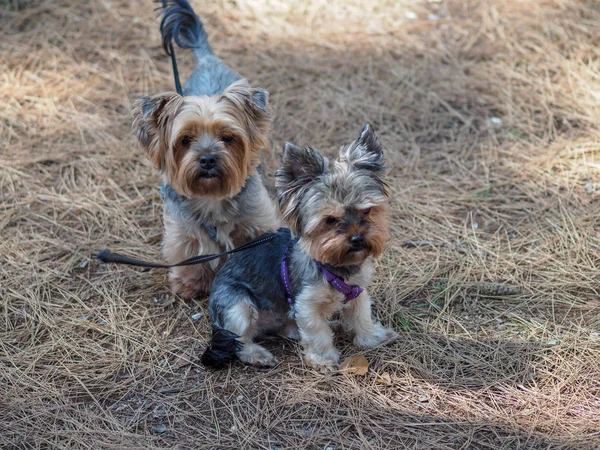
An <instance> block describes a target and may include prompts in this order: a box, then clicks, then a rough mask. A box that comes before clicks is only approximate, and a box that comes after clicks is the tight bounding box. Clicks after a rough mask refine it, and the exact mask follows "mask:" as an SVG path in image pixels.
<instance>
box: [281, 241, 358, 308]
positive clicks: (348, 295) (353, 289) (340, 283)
mask: <svg viewBox="0 0 600 450" xmlns="http://www.w3.org/2000/svg"><path fill="white" fill-rule="evenodd" d="M288 249H289V245H288V246H287V247H286V249H285V251H284V252H283V258H281V280H282V281H283V287H284V288H285V296H286V298H287V302H288V303H289V304H290V306H291V305H292V304H293V303H294V297H293V295H292V285H291V283H290V274H289V271H288V267H287V262H286V261H285V260H286V257H287V253H288ZM315 262H316V263H317V266H319V269H321V273H322V274H323V276H324V277H325V279H326V280H327V282H328V283H329V284H331V285H332V286H333V288H334V289H335V290H336V291H338V292H341V293H342V294H344V300H343V301H342V303H344V304H346V303H348V302H349V301H350V300H354V299H355V298H356V297H358V296H359V295H360V294H361V293H362V291H364V289H363V288H361V287H360V286H357V285H355V284H354V285H349V284H346V282H345V281H344V280H343V279H341V278H340V277H338V276H337V275H334V274H333V273H331V272H330V271H329V270H327V269H326V268H325V267H324V266H323V264H321V263H320V262H319V261H317V260H315Z"/></svg>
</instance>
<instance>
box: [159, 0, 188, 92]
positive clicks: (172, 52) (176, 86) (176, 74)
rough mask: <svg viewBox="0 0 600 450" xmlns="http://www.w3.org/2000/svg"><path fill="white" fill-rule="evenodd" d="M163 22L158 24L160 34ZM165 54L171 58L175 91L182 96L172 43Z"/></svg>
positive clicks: (165, 6)
mask: <svg viewBox="0 0 600 450" xmlns="http://www.w3.org/2000/svg"><path fill="white" fill-rule="evenodd" d="M162 5H163V12H164V11H166V9H167V0H162ZM163 24H164V21H161V23H160V31H161V33H162V30H163ZM167 54H168V55H169V56H170V57H171V65H172V66H173V78H175V90H176V91H177V93H178V94H179V95H183V90H182V89H181V81H180V80H179V70H177V59H176V58H175V51H174V50H173V41H171V42H169V47H168V50H167Z"/></svg>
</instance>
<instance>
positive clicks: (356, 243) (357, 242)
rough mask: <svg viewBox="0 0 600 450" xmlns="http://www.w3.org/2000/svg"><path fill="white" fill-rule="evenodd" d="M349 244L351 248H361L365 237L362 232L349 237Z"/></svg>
mask: <svg viewBox="0 0 600 450" xmlns="http://www.w3.org/2000/svg"><path fill="white" fill-rule="evenodd" d="M350 245H351V246H352V248H363V247H364V245H365V237H364V236H363V235H362V234H355V235H354V236H351V237H350Z"/></svg>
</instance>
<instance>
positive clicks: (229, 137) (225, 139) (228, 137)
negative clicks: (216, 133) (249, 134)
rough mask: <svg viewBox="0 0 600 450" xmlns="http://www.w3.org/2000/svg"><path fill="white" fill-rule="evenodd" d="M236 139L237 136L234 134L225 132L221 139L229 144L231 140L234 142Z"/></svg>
mask: <svg viewBox="0 0 600 450" xmlns="http://www.w3.org/2000/svg"><path fill="white" fill-rule="evenodd" d="M234 139H235V138H234V137H233V136H232V135H230V134H224V135H223V136H221V140H222V141H223V142H225V143H226V144H229V143H230V142H233V140H234Z"/></svg>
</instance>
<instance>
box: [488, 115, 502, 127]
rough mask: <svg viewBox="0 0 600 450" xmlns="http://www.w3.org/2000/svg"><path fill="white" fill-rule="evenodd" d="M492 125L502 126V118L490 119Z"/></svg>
mask: <svg viewBox="0 0 600 450" xmlns="http://www.w3.org/2000/svg"><path fill="white" fill-rule="evenodd" d="M490 123H491V124H492V125H496V126H497V125H502V119H501V118H500V117H490Z"/></svg>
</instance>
